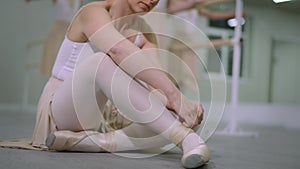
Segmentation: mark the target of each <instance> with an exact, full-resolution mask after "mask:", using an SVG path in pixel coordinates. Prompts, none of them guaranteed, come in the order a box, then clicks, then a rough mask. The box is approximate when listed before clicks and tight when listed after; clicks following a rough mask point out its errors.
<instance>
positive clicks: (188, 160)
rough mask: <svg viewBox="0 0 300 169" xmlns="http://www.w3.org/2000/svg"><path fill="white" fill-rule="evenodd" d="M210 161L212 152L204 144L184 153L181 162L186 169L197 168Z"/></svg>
mask: <svg viewBox="0 0 300 169" xmlns="http://www.w3.org/2000/svg"><path fill="white" fill-rule="evenodd" d="M209 159H210V151H209V149H208V147H207V146H206V145H205V144H204V143H203V144H200V145H199V146H197V147H195V148H194V149H192V150H190V151H189V152H186V153H184V155H183V156H182V159H181V162H182V165H183V167H184V168H197V167H200V166H202V165H204V164H205V163H207V162H208V161H209Z"/></svg>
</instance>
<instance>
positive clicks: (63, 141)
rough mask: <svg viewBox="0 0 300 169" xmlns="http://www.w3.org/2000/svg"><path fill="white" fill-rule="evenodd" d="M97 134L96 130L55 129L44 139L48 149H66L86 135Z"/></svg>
mask: <svg viewBox="0 0 300 169" xmlns="http://www.w3.org/2000/svg"><path fill="white" fill-rule="evenodd" d="M95 134H98V132H97V131H81V132H73V131H67V130H65V131H55V132H53V133H50V134H49V135H48V137H47V139H46V146H47V147H48V148H49V149H50V150H56V151H68V150H70V149H71V148H72V147H73V146H75V145H77V144H78V143H79V142H81V141H82V140H83V139H85V138H86V137H88V136H91V135H95Z"/></svg>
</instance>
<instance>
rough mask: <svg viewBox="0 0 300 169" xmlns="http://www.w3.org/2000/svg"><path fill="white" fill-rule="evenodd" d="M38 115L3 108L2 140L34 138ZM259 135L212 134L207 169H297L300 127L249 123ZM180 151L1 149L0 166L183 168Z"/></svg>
mask: <svg viewBox="0 0 300 169" xmlns="http://www.w3.org/2000/svg"><path fill="white" fill-rule="evenodd" d="M34 121H35V116H34V114H33V113H26V112H18V113H17V112H0V139H15V138H24V137H31V135H32V130H33V128H34ZM242 129H243V130H244V131H255V132H257V133H258V134H259V136H258V137H257V138H250V137H231V136H221V135H214V136H213V137H211V138H210V139H209V140H208V146H209V147H210V149H211V150H212V158H211V161H210V162H209V163H208V164H207V165H205V166H203V167H202V168H203V169H283V168H284V169H299V168H300V130H289V129H285V128H283V127H275V126H273V127H269V126H268V127H266V126H256V125H245V126H243V128H242ZM180 157H181V154H180V153H178V152H177V151H172V152H169V153H165V154H161V155H158V156H154V157H150V158H144V159H132V158H125V157H121V156H118V155H115V154H108V153H103V154H101V153H67V152H64V153H63V152H41V151H30V150H18V149H2V148H0V168H1V169H12V168H13V169H19V168H22V169H34V168H39V169H44V168H45V169H47V168H49V169H69V168H72V169H79V168H80V169H83V168H84V169H89V168H97V169H119V168H120V169H148V168H149V169H177V168H179V169H181V168H182V167H181V164H180Z"/></svg>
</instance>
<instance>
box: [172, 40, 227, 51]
mask: <svg viewBox="0 0 300 169" xmlns="http://www.w3.org/2000/svg"><path fill="white" fill-rule="evenodd" d="M231 45H233V39H232V38H231V39H215V40H211V41H210V42H204V43H197V44H196V43H194V44H191V45H189V46H185V45H182V44H178V45H177V44H176V45H173V46H172V47H171V50H186V49H188V48H191V49H195V48H211V47H220V46H231Z"/></svg>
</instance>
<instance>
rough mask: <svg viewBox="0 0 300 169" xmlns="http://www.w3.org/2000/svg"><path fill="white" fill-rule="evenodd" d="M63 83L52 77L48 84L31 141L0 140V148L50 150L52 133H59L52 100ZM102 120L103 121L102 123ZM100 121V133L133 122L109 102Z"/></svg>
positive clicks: (39, 104) (42, 97)
mask: <svg viewBox="0 0 300 169" xmlns="http://www.w3.org/2000/svg"><path fill="white" fill-rule="evenodd" d="M62 83H63V81H62V80H59V79H57V78H54V77H51V78H50V79H49V80H48V82H47V83H46V85H45V87H44V90H43V92H42V95H41V96H40V100H39V103H38V107H37V115H36V124H35V129H34V134H33V137H32V138H31V139H19V140H0V147H4V148H20V149H29V150H48V148H47V146H46V145H45V142H46V139H47V136H48V134H49V133H50V132H53V131H57V128H56V124H55V122H54V121H53V117H52V107H51V106H52V99H53V96H54V94H55V92H56V91H57V89H58V88H59V87H60V86H61V84H62ZM101 119H103V120H102V121H101ZM101 119H99V120H100V126H102V127H101V129H99V130H101V131H100V132H110V131H114V130H117V129H121V128H124V127H126V126H128V125H130V124H132V122H131V121H130V120H127V119H126V118H124V117H123V116H122V115H121V113H120V112H119V111H118V110H117V109H116V108H115V106H114V105H113V103H112V102H111V101H107V103H106V105H105V107H104V111H103V118H101Z"/></svg>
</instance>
